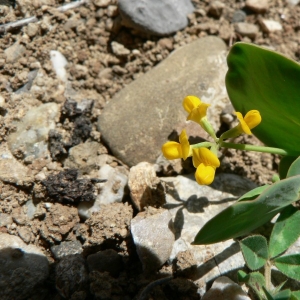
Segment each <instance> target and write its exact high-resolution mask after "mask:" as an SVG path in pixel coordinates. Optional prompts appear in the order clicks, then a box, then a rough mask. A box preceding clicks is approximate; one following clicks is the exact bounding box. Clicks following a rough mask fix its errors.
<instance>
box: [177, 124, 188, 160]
mask: <svg viewBox="0 0 300 300" xmlns="http://www.w3.org/2000/svg"><path fill="white" fill-rule="evenodd" d="M179 142H180V145H181V151H182V158H183V159H184V160H186V159H187V157H188V156H189V154H190V143H189V140H188V136H187V134H186V131H185V130H184V129H183V130H182V131H181V133H180V136H179Z"/></svg>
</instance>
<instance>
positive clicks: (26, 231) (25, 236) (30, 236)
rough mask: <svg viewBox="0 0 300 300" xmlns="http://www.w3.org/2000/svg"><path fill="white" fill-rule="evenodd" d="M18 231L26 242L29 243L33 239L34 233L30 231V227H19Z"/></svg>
mask: <svg viewBox="0 0 300 300" xmlns="http://www.w3.org/2000/svg"><path fill="white" fill-rule="evenodd" d="M17 231H18V234H19V236H20V238H21V239H22V240H23V241H24V242H25V243H26V244H29V243H30V241H31V240H32V239H33V234H32V232H31V231H30V229H29V228H27V227H24V226H23V227H18V229H17Z"/></svg>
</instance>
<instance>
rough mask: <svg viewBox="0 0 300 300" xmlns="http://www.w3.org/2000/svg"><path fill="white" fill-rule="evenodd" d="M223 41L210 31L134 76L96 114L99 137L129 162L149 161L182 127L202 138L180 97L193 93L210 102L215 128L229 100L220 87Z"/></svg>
mask: <svg viewBox="0 0 300 300" xmlns="http://www.w3.org/2000/svg"><path fill="white" fill-rule="evenodd" d="M225 50H226V45H225V44H224V42H223V41H222V40H221V39H219V38H217V37H214V36H210V37H206V38H203V39H199V40H196V41H194V42H193V43H191V44H189V45H187V46H184V47H182V48H180V49H178V50H177V51H176V52H174V53H172V54H171V55H170V56H169V57H168V58H167V59H166V60H165V61H163V62H162V63H160V64H159V65H158V66H157V67H155V68H154V69H152V70H151V71H149V72H148V73H146V74H145V75H143V76H141V77H139V78H138V79H137V80H135V81H133V82H132V83H131V84H130V85H128V86H126V87H125V88H124V89H123V90H121V91H120V92H119V93H118V94H117V95H115V97H114V98H113V99H112V100H111V101H110V102H109V103H108V104H107V105H106V107H105V109H104V111H103V113H102V115H101V116H100V117H99V120H98V126H99V130H100V132H101V133H102V136H101V137H102V138H103V140H105V142H106V143H107V144H108V146H109V148H110V149H111V151H112V152H113V154H114V155H115V156H116V157H118V158H119V159H121V160H122V161H123V162H125V163H126V164H128V165H129V166H133V165H136V164H138V163H139V162H142V161H148V162H150V163H153V162H155V161H156V159H157V157H158V156H159V155H160V154H161V146H162V144H164V143H165V142H166V141H167V140H168V137H169V136H170V134H171V133H172V132H173V133H174V131H175V132H177V133H178V134H180V132H181V130H182V129H183V128H186V127H187V133H188V134H189V135H191V136H202V137H203V138H207V137H208V136H207V134H206V132H204V130H202V128H201V127H200V126H199V125H198V124H196V123H192V122H191V123H190V124H189V125H188V126H187V123H186V117H187V113H186V112H185V111H184V109H183V107H182V101H183V99H184V97H186V96H187V95H196V96H198V97H200V98H201V99H202V100H203V101H205V102H207V103H210V104H211V107H210V108H209V112H208V116H209V119H210V120H211V121H212V125H213V127H215V129H216V130H218V129H219V125H220V116H219V115H220V113H221V111H222V110H223V109H224V108H225V106H226V105H227V104H229V100H228V99H227V95H226V89H225V82H224V78H225V73H226V70H227V66H226V55H225V54H226V51H225Z"/></svg>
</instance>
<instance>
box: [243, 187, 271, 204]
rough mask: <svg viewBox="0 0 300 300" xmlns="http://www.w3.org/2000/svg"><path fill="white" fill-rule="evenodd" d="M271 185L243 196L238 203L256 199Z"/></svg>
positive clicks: (258, 188)
mask: <svg viewBox="0 0 300 300" xmlns="http://www.w3.org/2000/svg"><path fill="white" fill-rule="evenodd" d="M269 186H270V185H269V184H266V185H263V186H259V187H257V188H255V189H253V190H251V191H249V192H247V193H246V194H244V195H243V196H241V197H240V198H239V199H238V201H239V202H241V201H245V200H252V199H254V198H256V197H257V196H258V195H260V194H261V193H262V192H263V191H264V190H265V189H266V188H268V187H269Z"/></svg>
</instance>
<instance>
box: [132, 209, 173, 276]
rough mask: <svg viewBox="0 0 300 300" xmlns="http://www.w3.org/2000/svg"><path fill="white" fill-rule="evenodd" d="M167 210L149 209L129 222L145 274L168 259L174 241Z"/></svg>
mask: <svg viewBox="0 0 300 300" xmlns="http://www.w3.org/2000/svg"><path fill="white" fill-rule="evenodd" d="M171 219H172V217H171V215H170V213H169V211H168V210H163V209H159V210H156V209H154V208H151V209H150V208H149V209H148V210H147V211H146V212H142V213H139V214H137V216H136V217H135V218H134V219H132V221H131V234H132V237H133V241H134V244H135V246H136V251H137V253H138V256H139V258H140V260H141V262H142V264H143V268H144V270H145V271H146V272H152V271H155V270H157V269H158V268H159V267H160V266H161V265H163V264H164V263H165V262H166V261H167V259H168V258H169V257H170V254H171V251H172V248H173V244H174V241H175V237H174V233H173V231H172V230H171V229H170V222H171Z"/></svg>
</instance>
